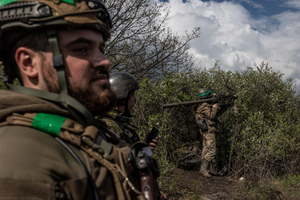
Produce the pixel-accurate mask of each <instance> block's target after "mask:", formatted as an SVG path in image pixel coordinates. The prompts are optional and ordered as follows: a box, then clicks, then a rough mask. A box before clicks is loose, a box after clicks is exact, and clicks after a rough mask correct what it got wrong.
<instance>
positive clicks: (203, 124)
mask: <svg viewBox="0 0 300 200" xmlns="http://www.w3.org/2000/svg"><path fill="white" fill-rule="evenodd" d="M196 123H197V125H198V128H199V129H201V131H208V126H207V123H206V121H205V119H200V118H198V119H197V121H196Z"/></svg>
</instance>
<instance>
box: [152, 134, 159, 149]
mask: <svg viewBox="0 0 300 200" xmlns="http://www.w3.org/2000/svg"><path fill="white" fill-rule="evenodd" d="M157 144H158V137H156V138H154V139H153V140H152V141H151V142H150V147H151V149H152V150H154V149H155V148H156V146H157Z"/></svg>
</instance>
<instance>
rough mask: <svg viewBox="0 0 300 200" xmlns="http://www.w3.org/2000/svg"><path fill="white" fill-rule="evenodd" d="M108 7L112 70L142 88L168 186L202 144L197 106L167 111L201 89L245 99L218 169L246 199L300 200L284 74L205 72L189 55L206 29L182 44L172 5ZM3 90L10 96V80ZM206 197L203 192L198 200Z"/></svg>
mask: <svg viewBox="0 0 300 200" xmlns="http://www.w3.org/2000/svg"><path fill="white" fill-rule="evenodd" d="M106 3H107V5H108V8H109V11H110V12H111V13H112V19H113V26H114V28H113V30H112V35H113V37H112V38H111V39H110V41H108V43H107V57H108V58H109V59H110V61H111V68H110V70H111V71H112V72H114V71H125V72H129V73H131V74H133V75H134V76H135V77H136V78H137V79H138V80H139V82H140V88H141V89H140V90H139V91H138V94H137V96H138V103H137V105H136V106H135V113H134V114H135V115H136V118H135V119H136V120H135V121H134V122H135V125H136V126H137V127H139V134H140V135H141V137H142V138H143V137H144V136H145V134H146V133H147V132H148V131H150V128H151V127H152V126H156V127H158V128H159V129H160V144H159V147H158V149H159V151H156V154H155V157H156V158H157V159H158V161H159V164H160V167H161V177H162V178H161V179H160V184H164V179H163V177H164V176H165V175H166V174H167V173H168V171H169V170H170V169H172V168H175V167H176V166H177V164H178V158H180V156H181V154H182V148H183V146H184V145H185V144H188V143H190V142H193V141H201V136H200V135H199V131H198V128H197V127H196V124H195V118H194V114H195V113H194V112H195V108H196V106H190V107H176V108H175V107H174V108H168V109H163V108H162V104H165V103H173V102H183V101H190V100H196V96H197V91H198V89H199V88H201V87H207V88H210V89H213V90H214V91H223V92H228V93H234V94H237V96H238V99H237V100H236V101H235V105H234V106H233V107H232V108H230V109H228V110H227V111H226V112H225V113H224V114H223V115H222V116H220V117H219V125H218V129H219V130H220V133H219V134H218V135H217V145H218V146H217V148H218V154H217V157H216V159H215V161H214V163H213V165H214V169H215V170H220V169H221V168H222V167H223V166H224V165H227V166H228V168H229V171H228V173H229V176H231V177H233V178H235V179H238V178H239V177H242V176H243V177H244V178H245V180H246V181H245V187H244V188H245V189H246V190H245V191H244V193H247V195H249V196H250V197H252V199H267V198H269V197H270V195H269V194H271V193H274V191H281V192H282V193H286V195H290V196H292V197H295V199H297V197H299V190H296V189H295V188H299V172H300V156H299V155H300V154H299V152H300V134H299V132H300V123H299V122H300V96H299V94H298V93H297V92H296V89H295V86H294V85H293V83H292V80H287V81H283V80H282V76H283V74H281V73H279V72H274V71H273V70H272V68H271V67H269V66H268V65H267V64H265V63H262V64H261V65H260V66H257V67H254V68H252V67H249V68H247V69H246V70H245V71H242V72H231V71H225V70H223V69H222V68H221V66H219V65H218V62H216V64H215V66H214V67H213V68H211V69H197V68H196V66H197V65H196V63H195V62H194V60H193V57H192V56H191V55H189V54H188V53H187V52H188V50H189V42H190V41H191V40H193V39H195V38H198V37H199V36H200V28H199V27H196V28H195V29H194V31H192V32H191V33H186V35H185V37H179V36H177V35H176V34H174V33H172V32H171V31H170V29H168V27H166V26H165V22H166V20H167V19H168V8H167V7H165V5H164V4H156V3H155V2H154V1H147V0H131V1H129V0H114V1H112V0H107V1H106ZM133 5H134V6H133ZM162 13H165V14H162ZM0 66H1V65H0ZM207 67H210V66H207ZM2 79H3V68H2V66H1V67H0V80H2ZM0 88H1V89H5V86H4V84H3V82H2V81H0ZM200 144H201V143H200ZM179 178H180V176H178V177H174V180H173V182H172V184H171V185H170V189H171V190H173V191H176V190H177V188H176V183H177V182H179ZM195 185H197V183H195ZM283 191H284V192H283ZM292 191H294V192H292ZM295 191H296V192H295ZM199 195H200V194H198V193H197V191H195V193H194V197H193V198H194V199H198V196H199Z"/></svg>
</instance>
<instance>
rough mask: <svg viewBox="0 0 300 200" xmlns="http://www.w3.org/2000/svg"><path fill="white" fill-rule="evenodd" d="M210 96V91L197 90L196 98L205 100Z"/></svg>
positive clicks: (204, 89)
mask: <svg viewBox="0 0 300 200" xmlns="http://www.w3.org/2000/svg"><path fill="white" fill-rule="evenodd" d="M210 95H211V90H210V89H208V88H200V89H199V90H198V96H197V97H198V98H201V99H205V98H207V97H208V96H210Z"/></svg>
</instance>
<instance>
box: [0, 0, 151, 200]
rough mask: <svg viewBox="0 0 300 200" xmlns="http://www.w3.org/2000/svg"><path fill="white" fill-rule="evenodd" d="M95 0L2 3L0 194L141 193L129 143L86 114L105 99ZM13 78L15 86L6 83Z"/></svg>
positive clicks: (111, 196)
mask: <svg viewBox="0 0 300 200" xmlns="http://www.w3.org/2000/svg"><path fill="white" fill-rule="evenodd" d="M111 28H112V22H111V18H110V15H109V13H108V11H107V9H106V7H105V5H104V3H103V2H102V0H53V1H52V0H2V1H1V2H0V56H1V61H2V62H3V64H4V69H5V73H6V75H7V77H6V84H7V85H8V86H9V87H10V89H11V90H13V91H0V161H1V162H0V199H49V200H50V199H51V200H52V199H53V200H54V199H76V200H82V199H107V200H116V199H119V200H120V199H123V200H125V199H145V197H144V196H143V195H142V194H141V192H139V191H138V190H137V189H136V188H138V186H137V183H136V182H135V180H136V179H135V178H134V177H132V176H133V165H132V164H131V162H129V161H130V159H129V158H132V156H131V149H130V148H129V147H128V145H126V143H124V142H122V141H121V140H119V137H118V136H116V135H115V134H114V133H113V132H111V131H109V130H108V129H106V128H105V127H104V126H103V125H102V124H101V123H99V121H97V120H95V118H94V116H95V115H101V114H103V113H104V112H106V111H107V110H110V109H111V107H112V106H113V105H114V104H115V99H116V98H115V94H114V93H113V91H112V90H111V88H110V84H109V74H108V68H109V64H110V63H109V61H108V59H107V58H106V57H105V56H104V48H105V41H106V40H107V39H108V38H109V37H110V30H111ZM15 79H18V81H19V83H20V85H14V84H13V81H14V80H15Z"/></svg>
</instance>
